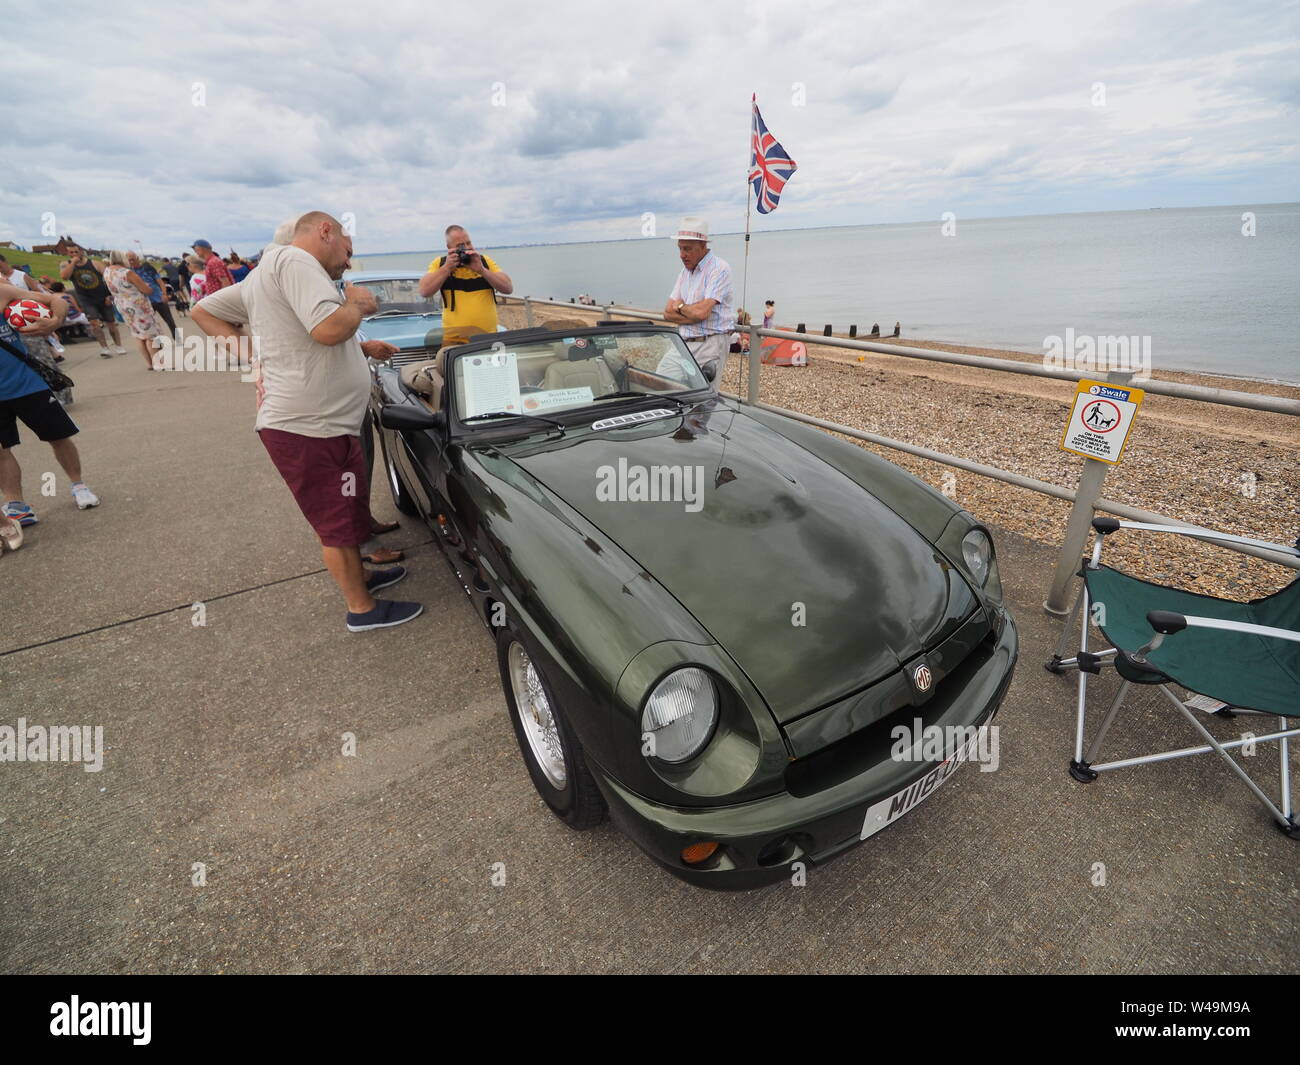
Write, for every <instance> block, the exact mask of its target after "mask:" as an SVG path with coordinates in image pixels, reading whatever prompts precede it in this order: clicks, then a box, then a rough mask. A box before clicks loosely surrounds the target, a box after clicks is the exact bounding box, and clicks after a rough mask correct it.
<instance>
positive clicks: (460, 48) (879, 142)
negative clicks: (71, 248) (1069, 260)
mask: <svg viewBox="0 0 1300 1065" xmlns="http://www.w3.org/2000/svg"><path fill="white" fill-rule="evenodd" d="M47 29H48V34H47V35H44V36H39V37H34V38H33V39H32V44H33V45H34V46H33V47H26V46H23V47H18V48H14V47H10V48H7V49H5V53H4V56H3V58H2V59H0V91H3V96H4V98H5V100H6V102H7V103H8V105H9V106H8V108H7V109H6V117H7V119H8V120H7V121H6V122H5V123H4V125H3V127H2V128H0V160H3V173H4V178H3V181H2V182H0V240H3V239H11V240H16V241H18V242H19V243H20V244H22V245H24V246H30V245H31V244H33V243H42V242H44V241H45V240H46V239H47V238H45V237H43V236H42V227H44V228H45V229H46V230H47V231H48V230H50V229H51V228H53V229H55V230H57V231H58V232H60V233H65V232H67V233H71V234H72V235H73V236H74V237H76V238H77V239H78V240H80V241H82V242H83V243H86V244H89V245H92V246H99V247H107V246H119V247H128V246H133V245H134V242H135V241H140V242H141V244H142V245H143V246H144V247H145V248H146V249H148V250H151V251H159V252H164V253H171V254H175V253H178V252H179V251H180V250H181V248H182V247H183V246H186V245H188V244H189V243H191V241H193V240H194V239H196V238H198V237H206V238H207V239H209V240H211V241H212V242H213V243H214V244H215V245H216V246H217V247H218V249H221V250H224V249H226V248H228V247H234V248H236V249H238V250H239V251H241V252H245V253H247V252H252V251H256V250H257V249H258V248H260V247H261V246H262V245H263V244H264V243H266V241H267V240H268V239H269V237H270V234H271V232H272V231H273V229H274V227H275V225H276V223H278V222H279V221H280V220H281V219H283V218H285V217H288V216H291V215H296V214H298V213H301V212H302V211H305V210H309V209H314V208H320V209H325V210H329V211H331V212H333V213H335V214H337V215H340V216H342V215H344V214H345V213H346V214H350V215H351V217H352V219H353V220H354V221H353V225H354V229H355V246H356V249H357V251H358V252H362V253H365V252H380V251H400V250H408V249H424V248H429V247H433V246H435V245H436V244H437V243H438V241H439V238H440V235H441V230H442V228H443V227H444V226H445V225H446V224H447V223H449V222H453V221H455V222H462V221H463V222H464V223H465V224H466V225H468V226H469V227H470V229H471V230H472V232H473V234H474V237H475V240H476V242H477V243H478V244H479V245H481V246H484V247H489V246H498V247H499V246H502V245H505V244H515V243H538V242H549V241H574V240H599V239H618V238H625V237H637V236H640V235H642V225H643V222H642V219H643V216H644V215H646V213H652V214H654V215H655V218H656V221H657V222H658V226H659V229H660V230H661V231H662V232H670V231H671V230H669V229H668V228H667V227H668V226H671V225H673V224H674V223H675V222H676V220H677V218H678V216H679V215H680V214H682V213H684V212H691V213H696V212H699V213H704V214H706V215H707V216H708V217H709V218H710V219H711V221H712V225H713V228H714V230H715V232H722V231H735V230H739V229H742V228H743V226H744V215H745V183H744V172H745V168H746V165H747V162H748V150H749V149H748V138H749V97H750V93H751V92H753V91H757V93H758V99H759V104H760V106H761V107H762V109H763V114H764V117H765V119H766V120H767V123H768V126H769V127H770V128H771V130H772V132H773V133H774V134H775V135H776V136H777V137H778V138H779V139H780V140H781V141H782V142H783V143H784V145H785V147H786V149H787V150H788V151H789V152H790V154H791V155H792V156H793V157H794V158H795V160H796V161H797V162H798V164H799V172H798V173H797V174H796V175H795V177H794V179H793V180H792V181H791V183H790V185H789V186H788V189H787V192H786V194H785V196H784V198H783V199H782V201H781V207H780V209H779V210H778V211H777V212H776V213H775V214H772V215H769V216H767V217H766V218H763V219H762V220H760V221H757V222H756V224H755V229H756V230H757V229H763V228H791V227H800V226H820V225H853V224H865V223H880V222H905V221H917V220H923V219H931V218H933V219H937V218H939V217H940V215H941V214H942V213H943V212H945V211H953V212H955V213H956V214H957V215H958V217H959V218H960V217H966V218H974V217H989V216H999V215H1020V214H1043V213H1052V212H1058V211H1098V210H1121V209H1129V208H1145V207H1152V206H1166V207H1169V206H1194V205H1201V204H1246V205H1249V204H1260V203H1272V202H1282V201H1295V200H1300V150H1298V149H1297V143H1298V141H1300V121H1298V119H1300V113H1298V112H1300V5H1297V4H1296V3H1288V2H1273V3H1257V2H1254V0H1231V2H1227V0H1217V2H1195V0H1190V2H1182V0H1145V2H1141V3H1123V2H1110V0H1090V2H1089V3H1087V4H1066V3H1061V2H1052V3H1044V4H1037V3H1020V4H1015V3H1003V4H999V3H996V2H986V3H980V4H971V3H969V2H967V0H940V2H930V3H917V2H913V0H905V2H893V0H880V2H872V3H870V4H866V3H861V2H855V0H850V2H847V3H846V2H844V0H834V2H823V0H798V2H794V0H782V2H765V0H760V2H751V3H730V2H726V0H722V2H717V0H714V2H710V3H680V2H677V0H656V2H654V3H651V4H646V5H622V4H598V5H597V4H591V5H583V4H571V3H565V2H563V0H559V2H550V3H547V4H525V3H519V2H516V0H504V2H502V0H497V2H496V3H492V4H484V5H481V6H479V5H475V4H473V3H462V4H457V5H431V4H427V3H405V2H402V0H383V2H382V3H380V4H367V3H358V2H355V0H353V2H350V3H347V4H335V3H331V2H329V0H318V2H314V3H297V2H276V3H274V4H270V3H259V4H256V5H244V4H241V3H237V2H227V3H213V4H171V5H159V4H156V3H151V4H148V5H139V6H138V7H136V8H134V10H133V5H132V4H130V3H112V4H102V3H94V4H87V3H82V2H79V0H77V2H71V3H64V4H61V5H59V7H58V9H57V17H55V18H53V19H52V20H51V21H50V22H49V23H48V26H47ZM56 29H57V34H56V33H55V32H54V31H55V30H56Z"/></svg>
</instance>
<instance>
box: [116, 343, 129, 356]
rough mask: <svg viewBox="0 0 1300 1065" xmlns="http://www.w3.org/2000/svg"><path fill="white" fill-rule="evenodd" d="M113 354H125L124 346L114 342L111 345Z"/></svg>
mask: <svg viewBox="0 0 1300 1065" xmlns="http://www.w3.org/2000/svg"><path fill="white" fill-rule="evenodd" d="M113 354H114V355H125V354H126V348H124V347H122V345H121V344H115V345H114V346H113Z"/></svg>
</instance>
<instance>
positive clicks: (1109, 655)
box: [1047, 518, 1300, 839]
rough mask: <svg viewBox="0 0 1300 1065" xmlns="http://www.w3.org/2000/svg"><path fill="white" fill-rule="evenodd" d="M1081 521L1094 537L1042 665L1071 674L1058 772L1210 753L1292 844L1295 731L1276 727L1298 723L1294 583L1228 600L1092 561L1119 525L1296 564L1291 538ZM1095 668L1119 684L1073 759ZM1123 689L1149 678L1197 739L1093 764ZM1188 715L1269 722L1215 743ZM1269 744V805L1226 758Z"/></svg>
mask: <svg viewBox="0 0 1300 1065" xmlns="http://www.w3.org/2000/svg"><path fill="white" fill-rule="evenodd" d="M1092 527H1093V529H1094V530H1096V533H1097V536H1096V542H1095V543H1094V545H1093V550H1092V559H1091V561H1086V562H1085V563H1084V565H1083V566H1082V568H1081V569H1080V571H1079V573H1080V576H1081V577H1082V578H1083V583H1082V587H1080V589H1079V597H1078V599H1077V600H1076V601H1075V604H1074V609H1073V611H1072V612H1071V614H1070V620H1069V621H1068V622H1066V626H1065V630H1064V631H1063V632H1062V634H1061V642H1060V644H1059V645H1058V646H1057V648H1056V654H1055V655H1053V656H1052V659H1051V661H1050V662H1048V663H1047V669H1048V671H1049V672H1052V673H1065V672H1066V671H1067V670H1070V669H1076V670H1078V672H1079V702H1078V721H1077V724H1076V727H1075V737H1074V758H1073V760H1072V761H1071V762H1070V775H1071V776H1072V777H1074V779H1075V780H1078V781H1081V782H1084V783H1091V782H1092V781H1094V780H1096V779H1097V777H1098V775H1099V774H1101V773H1104V772H1106V771H1108V770H1111V769H1123V768H1126V767H1127V766H1134V765H1146V764H1148V763H1151V762H1165V761H1169V760H1170V759H1174V758H1186V757H1190V756H1191V755H1195V754H1208V753H1210V752H1211V751H1213V752H1216V753H1217V754H1218V755H1219V756H1220V757H1221V758H1223V760H1224V761H1225V762H1226V763H1227V764H1228V766H1229V768H1230V769H1231V770H1232V772H1233V773H1234V774H1236V776H1237V777H1239V778H1240V779H1241V781H1242V782H1243V783H1244V784H1245V785H1246V787H1248V788H1249V789H1250V790H1251V792H1252V793H1253V794H1254V795H1255V797H1256V798H1257V799H1259V801H1260V802H1262V803H1263V804H1264V806H1265V807H1266V808H1267V809H1268V811H1269V813H1270V814H1271V815H1272V816H1273V820H1274V821H1275V822H1276V823H1277V826H1278V827H1279V828H1280V829H1281V830H1282V831H1283V832H1285V833H1286V834H1287V835H1288V836H1290V837H1291V838H1292V839H1300V824H1298V823H1297V820H1296V807H1295V806H1294V805H1293V802H1292V798H1291V765H1290V750H1289V747H1288V741H1289V740H1290V738H1291V737H1293V736H1300V728H1289V727H1288V725H1290V724H1291V722H1290V721H1288V718H1300V578H1297V579H1296V580H1294V581H1292V582H1291V583H1290V584H1288V585H1287V586H1286V587H1285V588H1283V589H1282V590H1281V591H1279V592H1275V593H1274V594H1273V595H1267V596H1265V597H1264V598H1262V599H1253V600H1251V601H1250V602H1249V603H1237V602H1233V601H1231V600H1228V599H1216V598H1215V597H1213V596H1209V595H1198V594H1196V593H1194V592H1185V591H1180V590H1179V589H1177V588H1167V587H1165V586H1164V585H1160V584H1151V583H1150V582H1148V581H1143V580H1138V579H1137V578H1136V577H1130V576H1128V575H1127V574H1125V573H1121V572H1120V571H1119V570H1116V569H1112V568H1111V567H1109V566H1103V565H1102V564H1101V551H1102V544H1103V542H1104V540H1105V538H1106V537H1107V536H1109V535H1111V534H1113V533H1115V532H1118V531H1119V530H1120V529H1140V530H1143V531H1145V532H1165V533H1178V534H1181V535H1184V536H1191V537H1194V538H1196V539H1198V540H1206V541H1209V542H1231V543H1239V544H1249V545H1252V546H1254V547H1261V548H1269V549H1271V550H1274V551H1277V552H1279V553H1281V554H1285V555H1290V556H1292V557H1294V558H1296V559H1300V540H1297V542H1296V546H1295V547H1282V546H1279V545H1277V544H1270V543H1266V542H1264V541H1262V540H1252V539H1250V538H1248V537H1244V536H1231V535H1228V534H1226V533H1211V532H1207V531H1205V530H1201V529H1188V528H1184V527H1181V526H1176V525H1149V524H1146V523H1144V522H1131V521H1118V520H1116V519H1115V518H1095V519H1094V520H1093V523H1092ZM1080 617H1082V623H1081V624H1080V628H1079V633H1080V637H1079V651H1078V654H1076V655H1075V656H1074V657H1072V658H1063V657H1062V655H1063V654H1064V653H1065V651H1066V650H1067V648H1068V647H1069V641H1070V634H1071V632H1073V631H1074V626H1075V624H1076V623H1077V622H1079V619H1080ZM1089 623H1092V624H1093V625H1096V627H1097V628H1098V629H1100V630H1101V633H1102V635H1103V636H1104V637H1105V638H1106V640H1107V641H1108V642H1109V643H1110V646H1109V647H1107V648H1105V649H1104V650H1100V651H1089V650H1088V626H1089ZM1106 666H1113V667H1114V669H1115V671H1116V672H1117V673H1118V674H1119V675H1120V678H1121V683H1120V686H1119V691H1117V692H1116V693H1115V698H1114V699H1113V700H1112V701H1111V704H1110V708H1109V709H1108V710H1107V711H1106V714H1105V716H1104V717H1103V718H1102V720H1101V725H1100V726H1099V727H1098V729H1097V734H1096V735H1095V736H1094V737H1093V739H1092V743H1091V745H1089V747H1088V750H1087V753H1086V755H1085V753H1084V718H1085V714H1086V711H1087V690H1088V675H1089V674H1100V672H1101V670H1102V668H1103V667H1106ZM1134 684H1152V685H1156V686H1157V687H1158V688H1159V689H1160V691H1161V692H1162V693H1163V694H1164V695H1165V696H1166V698H1168V700H1169V702H1170V703H1172V704H1173V706H1174V707H1175V709H1177V711H1178V712H1179V713H1180V714H1181V715H1182V716H1183V717H1184V718H1186V719H1187V721H1188V722H1190V723H1191V725H1192V727H1193V728H1194V729H1195V730H1196V731H1197V732H1198V733H1200V735H1201V737H1202V738H1203V739H1204V740H1205V743H1206V745H1202V746H1197V747H1184V748H1182V749H1180V750H1176V751H1162V752H1159V753H1157V754H1149V755H1143V756H1141V757H1138V758H1123V759H1120V760H1118V761H1113V762H1103V763H1100V764H1099V763H1097V762H1096V758H1097V755H1098V753H1099V751H1100V750H1101V745H1102V741H1103V740H1105V738H1106V732H1107V731H1108V730H1109V728H1110V726H1111V724H1112V723H1113V722H1114V721H1115V718H1116V716H1117V715H1118V714H1119V712H1120V709H1121V708H1122V707H1123V705H1124V700H1125V698H1126V697H1127V696H1128V693H1129V689H1130V688H1131V687H1132V686H1133V685H1134ZM1173 684H1177V685H1179V686H1181V687H1183V688H1186V689H1187V690H1188V691H1189V692H1191V693H1192V696H1191V697H1190V698H1188V699H1183V698H1180V697H1179V696H1178V695H1176V694H1175V693H1174V692H1173V690H1172V689H1171V687H1170V686H1171V685H1173ZM1193 711H1200V712H1203V713H1209V714H1215V715H1217V716H1219V717H1226V718H1233V717H1237V716H1238V715H1246V716H1259V717H1276V719H1277V729H1276V731H1274V732H1270V733H1268V734H1266V735H1262V736H1249V735H1248V736H1246V737H1245V738H1244V739H1238V740H1232V741H1230V742H1227V743H1221V742H1220V741H1219V740H1217V739H1215V737H1214V736H1213V735H1212V734H1211V733H1210V731H1209V730H1208V729H1207V728H1206V727H1205V726H1204V724H1202V723H1201V721H1199V720H1198V719H1197V716H1196V714H1195V713H1193ZM1272 742H1276V743H1277V744H1278V745H1279V747H1280V749H1281V762H1280V765H1279V770H1280V776H1281V803H1280V806H1278V805H1274V804H1273V802H1272V801H1271V800H1270V799H1269V797H1268V796H1267V795H1265V794H1264V792H1263V791H1262V790H1261V789H1260V787H1259V785H1258V784H1256V783H1255V781H1254V780H1252V779H1251V778H1250V776H1248V775H1247V773H1246V771H1245V770H1244V769H1243V768H1242V767H1241V764H1240V763H1239V762H1238V761H1237V760H1236V759H1234V758H1233V757H1232V755H1230V754H1229V753H1228V751H1229V749H1231V748H1237V747H1243V746H1246V745H1248V744H1260V743H1272Z"/></svg>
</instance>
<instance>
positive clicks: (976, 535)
mask: <svg viewBox="0 0 1300 1065" xmlns="http://www.w3.org/2000/svg"><path fill="white" fill-rule="evenodd" d="M961 557H962V558H963V559H964V560H965V561H966V568H967V569H968V570H970V572H971V576H973V577H974V578H975V579H976V580H977V581H978V582H979V584H980V587H981V588H982V587H984V585H985V584H986V583H987V582H988V579H989V569H990V568H991V566H992V564H993V541H992V540H990V539H989V537H988V533H986V532H985V531H984V530H983V529H971V531H970V532H968V533H967V534H966V535H965V536H963V537H962V541H961Z"/></svg>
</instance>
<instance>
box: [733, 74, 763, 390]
mask: <svg viewBox="0 0 1300 1065" xmlns="http://www.w3.org/2000/svg"><path fill="white" fill-rule="evenodd" d="M757 106H758V93H756V92H755V93H752V94H751V95H750V98H749V162H750V166H753V165H754V108H755V107H757ZM753 191H754V190H753V188H752V187H751V185H750V183H749V168H748V167H747V168H746V169H745V264H744V266H743V268H742V269H741V281H740V309H741V310H742V311H743V310H744V309H745V303H746V302H747V300H748V298H749V200H750V193H752V192H753ZM749 320H750V321H751V322H753V320H754V316H753V315H752V314H751V315H750V316H749ZM737 324H739V323H737ZM749 337H750V343H751V344H752V343H753V342H754V334H753V333H750V334H749ZM744 365H745V384H746V386H748V384H749V360H748V359H746V360H745V362H744Z"/></svg>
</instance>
